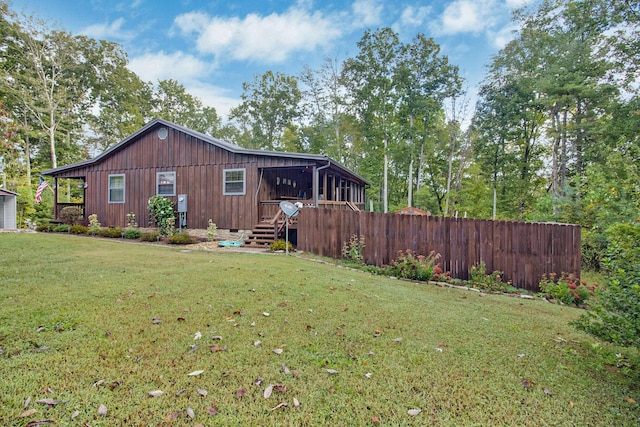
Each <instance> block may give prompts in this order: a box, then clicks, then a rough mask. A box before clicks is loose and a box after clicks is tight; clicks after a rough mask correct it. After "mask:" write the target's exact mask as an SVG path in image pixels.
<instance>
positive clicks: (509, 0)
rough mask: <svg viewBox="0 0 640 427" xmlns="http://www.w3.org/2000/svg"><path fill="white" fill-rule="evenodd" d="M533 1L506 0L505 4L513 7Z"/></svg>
mask: <svg viewBox="0 0 640 427" xmlns="http://www.w3.org/2000/svg"><path fill="white" fill-rule="evenodd" d="M531 2H533V0H506V1H505V5H506V6H507V7H510V8H512V9H515V8H518V7H522V6H525V5H527V4H529V3H531Z"/></svg>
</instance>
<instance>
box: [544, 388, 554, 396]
mask: <svg viewBox="0 0 640 427" xmlns="http://www.w3.org/2000/svg"><path fill="white" fill-rule="evenodd" d="M542 391H543V392H544V394H546V395H547V396H553V392H552V391H551V390H549V389H548V388H546V387H545V388H543V389H542Z"/></svg>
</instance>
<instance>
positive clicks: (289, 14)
mask: <svg viewBox="0 0 640 427" xmlns="http://www.w3.org/2000/svg"><path fill="white" fill-rule="evenodd" d="M174 23H175V25H176V26H177V27H178V29H179V30H180V31H181V32H182V33H183V34H185V35H191V34H196V35H197V40H196V48H197V49H198V51H199V52H201V53H205V54H213V55H215V56H216V60H218V61H220V60H223V59H225V58H229V59H232V60H256V61H264V62H267V63H278V62H283V61H285V60H287V59H288V58H289V57H290V55H291V54H292V53H294V52H300V51H303V52H304V51H315V50H317V49H318V48H320V47H323V46H326V47H328V46H331V44H332V42H333V41H334V40H336V39H337V38H338V37H340V36H341V34H342V31H341V29H340V25H339V23H338V22H336V21H335V20H334V19H332V18H331V17H328V16H325V15H323V14H322V12H319V11H316V12H309V11H308V10H306V9H304V8H302V7H300V6H294V7H291V8H290V9H288V10H287V11H285V12H284V13H282V14H276V13H273V14H271V15H268V16H261V15H258V14H255V13H251V14H248V15H247V16H245V17H244V18H238V17H230V18H227V17H209V16H208V15H206V14H203V13H187V14H184V15H180V16H178V17H177V18H176V19H175V21H174Z"/></svg>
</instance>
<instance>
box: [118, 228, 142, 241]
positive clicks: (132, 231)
mask: <svg viewBox="0 0 640 427" xmlns="http://www.w3.org/2000/svg"><path fill="white" fill-rule="evenodd" d="M141 235H142V232H141V231H140V229H138V228H125V230H124V232H123V233H122V237H124V238H125V239H139V238H140V236H141Z"/></svg>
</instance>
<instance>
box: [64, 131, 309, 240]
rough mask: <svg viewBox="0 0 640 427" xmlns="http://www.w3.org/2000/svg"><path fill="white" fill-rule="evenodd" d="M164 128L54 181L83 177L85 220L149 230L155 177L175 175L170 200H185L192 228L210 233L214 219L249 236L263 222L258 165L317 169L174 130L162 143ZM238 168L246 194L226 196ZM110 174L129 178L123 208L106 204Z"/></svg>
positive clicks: (304, 163)
mask: <svg viewBox="0 0 640 427" xmlns="http://www.w3.org/2000/svg"><path fill="white" fill-rule="evenodd" d="M160 127H165V126H164V125H162V124H159V125H157V126H154V127H151V128H150V129H148V130H147V131H146V132H144V133H141V134H140V135H137V136H136V138H135V140H132V141H131V142H130V143H128V144H126V145H122V146H121V147H119V148H118V149H116V150H114V151H113V152H111V153H110V154H109V155H108V156H105V157H104V158H103V159H101V160H100V161H98V162H96V163H93V164H90V165H87V166H83V167H80V168H77V169H73V170H69V171H62V172H60V173H57V174H55V175H52V176H56V177H58V178H62V177H65V178H66V177H84V178H85V182H86V184H87V191H86V197H85V212H86V213H87V216H88V215H91V214H97V215H98V220H99V221H100V222H101V223H102V225H103V226H120V227H124V226H125V225H126V215H127V213H129V212H133V213H134V214H135V215H136V220H137V222H138V225H139V226H141V227H146V226H149V225H150V224H149V212H148V210H147V202H148V200H149V198H150V197H152V196H154V195H155V194H156V173H157V172H176V196H172V197H169V199H171V200H172V201H173V202H174V203H175V202H176V201H177V195H178V194H186V195H187V202H188V203H187V210H188V211H187V227H188V228H200V229H204V228H207V225H208V220H209V219H211V220H213V222H214V223H216V225H217V226H218V228H222V229H241V230H249V229H251V228H253V226H254V225H255V224H257V223H258V222H259V221H260V218H259V217H258V205H259V203H258V200H256V191H257V189H258V183H259V180H260V169H259V166H258V165H260V167H264V168H282V167H291V166H295V167H300V168H302V169H305V168H309V167H313V166H315V162H314V161H313V160H309V159H291V158H286V157H279V156H256V155H252V154H240V153H239V154H236V153H232V152H230V151H228V150H226V149H224V148H222V147H220V146H217V145H215V144H211V143H209V142H207V141H204V140H202V139H200V138H197V137H195V136H193V135H189V134H187V133H185V132H182V131H180V130H178V129H173V128H171V127H168V130H169V134H168V137H167V138H166V139H165V140H160V139H159V138H158V136H157V131H158V129H159V128H160ZM237 168H244V169H246V193H245V194H244V195H229V196H224V195H223V188H222V185H223V173H224V170H225V169H237ZM110 174H124V175H125V179H126V188H125V203H119V204H116V203H113V204H109V203H108V185H109V183H108V176H109V175H110ZM262 185H263V186H264V185H265V183H264V181H263V183H262Z"/></svg>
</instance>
